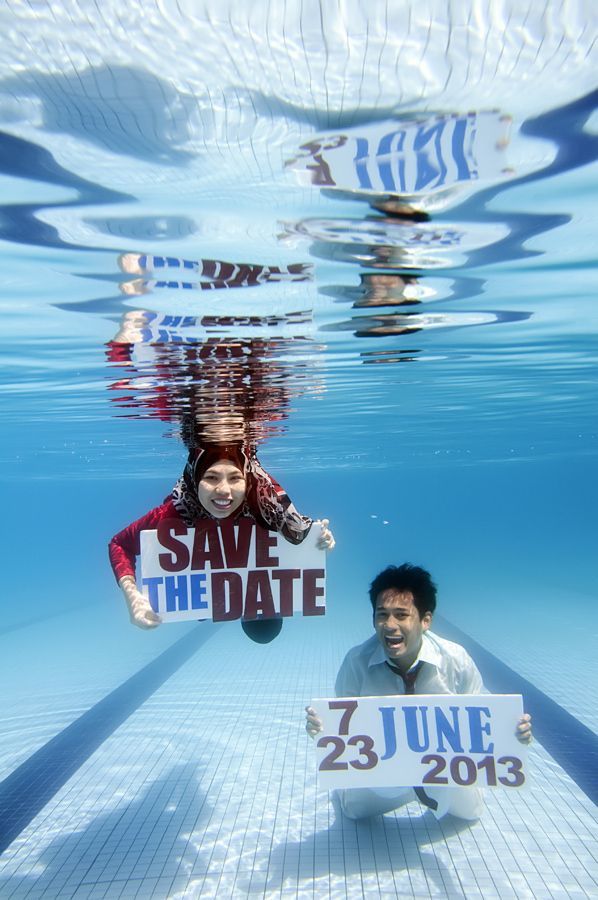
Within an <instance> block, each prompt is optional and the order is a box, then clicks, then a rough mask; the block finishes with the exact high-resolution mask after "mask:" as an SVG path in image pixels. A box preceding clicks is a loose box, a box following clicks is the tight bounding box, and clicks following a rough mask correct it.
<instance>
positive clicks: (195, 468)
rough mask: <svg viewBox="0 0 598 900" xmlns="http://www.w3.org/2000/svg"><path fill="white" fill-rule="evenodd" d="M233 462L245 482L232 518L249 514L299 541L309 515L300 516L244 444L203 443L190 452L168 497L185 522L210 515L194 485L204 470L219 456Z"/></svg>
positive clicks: (191, 521) (283, 492)
mask: <svg viewBox="0 0 598 900" xmlns="http://www.w3.org/2000/svg"><path fill="white" fill-rule="evenodd" d="M223 459H226V460H228V461H230V462H231V463H233V465H235V466H236V467H237V468H238V469H239V470H240V471H241V472H242V473H243V477H244V478H245V483H246V486H247V487H246V493H245V500H244V501H243V505H242V506H241V507H240V509H239V511H238V512H237V513H236V514H235V518H237V517H240V516H248V517H249V518H251V519H254V520H255V521H256V522H257V523H258V525H261V527H262V528H265V529H267V530H268V531H277V532H279V533H280V534H282V536H283V537H284V538H285V539H286V540H287V541H290V543H291V544H300V543H301V542H302V541H303V539H304V538H305V537H306V535H307V534H308V532H309V529H310V528H311V525H312V519H310V518H308V517H307V516H302V515H301V514H300V513H299V512H297V510H296V509H295V506H294V505H293V503H292V502H291V499H290V497H289V495H288V494H287V492H286V491H285V490H284V488H282V487H281V486H280V485H279V484H278V482H277V481H275V480H274V478H272V476H271V475H269V474H268V472H266V471H265V469H263V468H262V465H261V463H260V461H259V460H258V458H257V455H256V453H255V449H254V448H253V447H251V446H249V445H247V444H206V445H203V446H200V447H195V448H193V449H192V450H191V452H190V453H189V458H188V459H187V464H186V466H185V469H184V471H183V474H182V476H181V477H180V478H179V480H178V481H177V483H176V484H175V486H174V488H173V491H172V494H171V499H172V502H173V504H174V507H175V509H176V510H177V512H178V513H179V515H180V516H181V518H182V519H183V521H184V522H185V524H186V525H189V526H193V525H194V524H195V522H196V521H197V520H198V519H213V518H214V516H212V515H210V513H209V512H208V511H207V510H206V509H204V507H203V506H202V505H201V503H200V502H199V497H198V496H197V486H198V484H199V482H200V481H201V479H202V478H203V476H204V474H205V472H206V471H207V470H208V469H209V468H210V466H213V465H214V464H215V463H217V462H219V461H220V460H223Z"/></svg>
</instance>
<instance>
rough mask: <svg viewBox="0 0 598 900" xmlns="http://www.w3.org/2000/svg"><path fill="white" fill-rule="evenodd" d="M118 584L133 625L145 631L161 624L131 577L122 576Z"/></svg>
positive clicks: (160, 620)
mask: <svg viewBox="0 0 598 900" xmlns="http://www.w3.org/2000/svg"><path fill="white" fill-rule="evenodd" d="M118 584H119V586H120V589H121V591H122V592H123V595H124V598H125V601H126V603H127V607H128V609H129V617H130V619H131V622H132V623H133V625H137V627H138V628H145V629H148V628H156V626H157V625H159V624H160V623H161V622H162V619H161V618H160V616H159V615H158V614H157V613H155V612H154V611H153V609H152V608H151V606H150V602H149V600H148V599H147V597H144V596H143V594H142V593H141V591H140V590H138V588H137V585H136V584H135V579H134V578H133V576H132V575H124V576H123V577H122V578H121V579H120V581H119V582H118Z"/></svg>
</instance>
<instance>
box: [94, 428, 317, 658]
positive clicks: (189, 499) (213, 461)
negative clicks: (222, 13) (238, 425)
mask: <svg viewBox="0 0 598 900" xmlns="http://www.w3.org/2000/svg"><path fill="white" fill-rule="evenodd" d="M242 516H247V517H249V518H251V519H253V520H254V521H255V522H256V523H257V524H258V525H260V526H261V527H262V528H265V529H267V530H268V531H276V532H278V533H279V534H281V535H282V536H283V537H284V538H285V539H286V540H287V541H289V542H290V543H291V544H300V543H301V542H302V541H303V539H304V538H305V537H306V535H307V534H308V532H309V530H310V529H311V527H312V525H314V524H315V525H319V526H320V528H321V533H320V536H319V539H318V547H320V548H321V549H326V550H332V548H333V547H334V544H335V541H334V537H333V536H332V532H331V531H330V529H329V528H328V520H327V519H322V520H315V521H314V520H313V519H310V518H308V517H307V516H302V515H300V513H298V512H297V510H296V509H295V507H294V505H293V504H292V503H291V500H290V498H289V496H288V494H287V493H286V492H285V491H284V490H283V488H281V487H280V485H279V484H278V483H277V482H276V481H275V480H274V479H273V478H272V477H271V476H270V475H269V474H268V473H267V472H266V471H265V470H264V469H263V468H262V466H261V464H260V462H259V460H258V458H257V456H256V453H255V450H254V449H253V448H252V447H250V446H248V445H242V444H236V443H231V444H209V445H203V446H198V447H195V448H193V449H191V450H190V453H189V458H188V460H187V465H186V466H185V470H184V472H183V475H182V477H181V478H180V479H179V480H178V481H177V483H176V485H175V486H174V489H173V491H172V493H171V495H170V496H169V497H167V498H166V499H165V500H164V502H163V503H162V504H161V505H160V506H158V507H156V508H155V509H152V510H151V511H150V512H148V513H146V515H144V516H142V517H141V518H140V519H137V521H135V522H132V523H131V524H130V525H128V526H127V527H126V528H124V529H123V530H122V531H120V532H119V533H118V534H116V535H115V536H114V537H113V538H112V540H111V541H110V545H109V554H110V563H111V565H112V570H113V572H114V575H115V577H116V580H117V582H118V585H119V587H120V589H121V590H122V592H123V595H124V598H125V601H126V603H127V606H128V609H129V615H130V618H131V622H132V623H133V624H134V625H137V626H139V628H155V627H156V626H157V625H159V624H160V622H161V619H160V617H159V616H158V615H157V613H155V612H154V610H153V609H152V607H151V606H150V603H149V601H148V599H147V597H145V596H144V595H143V594H142V593H141V592H140V591H139V590H138V588H137V584H136V581H135V557H136V556H138V555H139V553H140V534H141V532H142V531H144V530H149V529H154V528H156V526H157V524H158V522H160V521H162V520H164V519H179V520H182V521H183V522H184V523H185V524H186V525H187V526H188V527H193V526H194V525H196V524H197V523H198V522H199V521H200V520H201V519H206V518H207V519H213V520H216V521H222V520H223V519H229V518H232V519H237V518H240V517H242ZM241 625H242V627H243V630H244V632H245V634H247V636H248V637H250V638H251V639H252V640H254V641H257V642H259V643H267V642H268V641H271V640H272V639H273V638H275V637H276V636H277V635H278V634H279V633H280V630H281V628H282V618H275V619H259V620H251V621H245V620H244V621H242V623H241Z"/></svg>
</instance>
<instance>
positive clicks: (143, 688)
mask: <svg viewBox="0 0 598 900" xmlns="http://www.w3.org/2000/svg"><path fill="white" fill-rule="evenodd" d="M220 627H221V626H219V625H216V626H213V627H207V626H206V623H203V624H201V625H197V626H196V627H195V628H193V629H192V630H191V631H190V632H189V633H188V634H186V635H185V636H184V637H182V638H180V639H179V640H178V641H176V643H174V644H172V645H171V646H170V647H169V648H168V649H167V650H164V652H163V653H161V654H160V655H159V656H157V657H156V659H154V660H152V662H150V663H148V664H147V665H146V666H144V667H143V668H142V669H140V670H139V671H138V672H136V673H135V675H132V676H131V677H130V678H128V679H127V680H126V681H124V682H123V683H122V684H121V685H119V686H118V687H117V688H115V690H113V691H111V692H110V693H109V694H108V695H107V696H106V697H104V698H103V699H102V700H100V701H99V702H98V703H96V704H95V705H94V706H92V707H91V708H90V709H88V710H87V712H85V713H83V715H81V716H79V718H78V719H75V721H74V722H71V724H70V725H67V727H66V728H64V729H63V730H62V731H61V732H59V733H58V734H57V735H55V736H54V737H53V738H51V739H50V740H49V741H48V742H47V743H46V744H44V745H43V746H42V747H40V748H39V750H36V751H35V753H33V754H32V755H31V756H30V757H28V759H26V760H25V761H24V762H23V763H21V765H20V766H18V767H17V768H16V769H15V770H14V771H13V772H11V773H10V775H7V777H6V778H5V779H4V780H3V781H1V782H0V854H1V853H3V852H4V851H5V850H6V848H7V847H8V846H9V845H10V844H11V843H12V841H14V839H15V838H16V837H18V835H19V834H20V833H21V832H22V831H23V830H24V829H25V828H26V827H27V825H29V823H30V822H31V821H32V820H33V819H34V818H35V816H36V815H37V814H38V813H39V812H40V811H41V810H42V809H43V807H44V806H45V805H46V803H48V801H49V800H51V799H52V797H53V796H54V795H55V794H56V793H57V792H58V791H59V790H60V788H61V787H63V786H64V785H65V784H66V782H67V781H68V780H69V778H71V776H72V775H74V773H75V772H76V771H77V769H79V768H80V767H81V766H82V765H83V763H85V762H86V761H87V760H88V759H89V757H90V756H91V755H92V753H94V752H95V751H96V750H97V749H98V747H100V746H101V744H102V743H103V742H104V741H105V740H106V739H107V738H109V737H110V735H111V734H113V733H114V731H116V729H117V728H118V727H119V726H120V725H122V724H123V722H126V720H127V719H128V718H129V716H130V715H132V714H133V713H134V712H135V710H137V709H139V707H140V706H141V705H142V704H143V703H145V701H146V700H148V699H149V698H150V697H151V696H152V694H154V693H155V691H157V690H158V688H160V687H161V686H162V685H163V684H164V682H165V681H166V680H167V679H168V678H170V676H171V675H174V673H175V672H176V671H178V669H180V668H181V666H182V665H184V663H186V662H187V661H188V660H189V659H190V658H191V657H192V656H193V655H194V653H196V652H197V650H199V648H200V647H201V645H202V644H205V642H206V641H207V640H208V639H209V638H210V637H212V635H213V634H214V632H215V630H216V629H218V628H220Z"/></svg>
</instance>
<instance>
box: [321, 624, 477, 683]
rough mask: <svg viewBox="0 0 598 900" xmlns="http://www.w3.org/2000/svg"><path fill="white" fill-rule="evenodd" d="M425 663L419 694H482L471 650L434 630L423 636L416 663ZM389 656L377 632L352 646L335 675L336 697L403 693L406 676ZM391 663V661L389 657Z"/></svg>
mask: <svg viewBox="0 0 598 900" xmlns="http://www.w3.org/2000/svg"><path fill="white" fill-rule="evenodd" d="M420 661H421V662H423V663H424V665H423V666H422V667H421V670H420V671H419V672H418V675H417V680H416V682H415V693H416V694H481V693H484V685H483V683H482V676H481V675H480V673H479V671H478V668H477V666H476V664H475V663H474V661H473V660H472V658H471V656H470V655H469V653H468V652H467V651H466V650H465V649H464V648H463V647H461V645H460V644H455V643H453V641H447V640H445V639H444V638H441V637H438V635H436V634H433V633H432V632H431V631H425V632H424V633H423V635H422V645H421V647H420V651H419V653H418V655H417V659H416V660H415V662H414V663H413V666H412V667H411V668H413V667H414V666H416V665H417V664H418V662H420ZM386 662H387V657H386V654H385V653H384V649H383V647H382V644H381V643H380V641H379V640H378V637H377V635H375V634H374V635H372V637H371V638H368V640H367V641H364V642H363V644H359V645H358V646H357V647H353V648H352V649H351V650H349V652H348V653H347V655H346V656H345V658H344V660H343V662H342V664H341V667H340V669H339V672H338V675H337V677H336V685H335V691H336V696H337V697H380V696H385V695H387V694H404V693H405V688H404V685H403V679H402V678H401V677H400V676H399V675H397V674H396V673H395V672H393V671H392V669H390V668H389V667H388V666H387V665H386ZM389 662H391V664H392V661H390V660H389Z"/></svg>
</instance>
